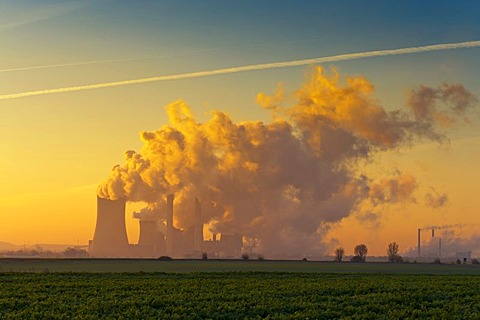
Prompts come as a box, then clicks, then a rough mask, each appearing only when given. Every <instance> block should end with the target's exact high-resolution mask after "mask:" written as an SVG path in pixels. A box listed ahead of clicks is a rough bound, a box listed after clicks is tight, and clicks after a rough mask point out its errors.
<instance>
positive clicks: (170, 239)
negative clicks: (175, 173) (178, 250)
mask: <svg viewBox="0 0 480 320" xmlns="http://www.w3.org/2000/svg"><path fill="white" fill-rule="evenodd" d="M174 199H175V195H174V194H169V195H167V239H166V240H167V241H166V244H167V255H169V256H172V255H173V200H174Z"/></svg>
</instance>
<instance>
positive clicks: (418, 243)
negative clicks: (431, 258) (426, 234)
mask: <svg viewBox="0 0 480 320" xmlns="http://www.w3.org/2000/svg"><path fill="white" fill-rule="evenodd" d="M420 231H422V229H418V257H420Z"/></svg>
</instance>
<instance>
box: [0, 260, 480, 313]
mask: <svg viewBox="0 0 480 320" xmlns="http://www.w3.org/2000/svg"><path fill="white" fill-rule="evenodd" d="M0 318H1V319H10V318H11V319H15V318H16V319H25V318H33V319H44V318H49V319H75V318H77V319H97V318H123V319H148V318H160V319H244V318H247V319H263V318H268V319H308V318H310V319H338V318H346V319H348V318H351V319H374V318H375V319H377V318H381V319H407V318H411V319H419V318H420V319H421V318H424V319H427V318H428V319H432V318H433V319H479V318H480V267H479V266H478V265H437V264H413V263H412V264H387V263H360V264H353V263H333V262H310V261H307V262H304V261H238V260H237V261H234V260H230V261H228V260H225V261H222V260H208V261H199V260H173V261H159V260H133V259H116V260H108V259H78V260H61V259H51V260H49V259H0Z"/></svg>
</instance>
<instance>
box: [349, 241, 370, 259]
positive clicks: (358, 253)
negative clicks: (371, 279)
mask: <svg viewBox="0 0 480 320" xmlns="http://www.w3.org/2000/svg"><path fill="white" fill-rule="evenodd" d="M353 252H354V254H355V256H353V258H352V262H365V259H366V258H367V253H368V248H367V246H366V245H364V244H359V245H358V246H356V247H355V249H354V250H353Z"/></svg>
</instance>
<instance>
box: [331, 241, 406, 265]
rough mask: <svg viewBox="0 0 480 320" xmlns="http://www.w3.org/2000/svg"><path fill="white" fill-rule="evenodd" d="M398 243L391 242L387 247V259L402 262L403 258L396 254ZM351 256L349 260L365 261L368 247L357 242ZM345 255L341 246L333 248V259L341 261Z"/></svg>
mask: <svg viewBox="0 0 480 320" xmlns="http://www.w3.org/2000/svg"><path fill="white" fill-rule="evenodd" d="M398 249H399V246H398V243H396V242H391V243H389V244H388V247H387V256H388V261H389V262H392V263H402V262H403V258H402V256H400V255H399V254H398ZM353 253H354V255H353V257H352V258H351V259H350V261H351V262H365V260H366V258H367V253H368V248H367V246H366V245H364V244H359V245H357V246H355V248H354V249H353ZM344 257H345V250H344V249H343V248H342V247H339V248H337V249H335V261H337V262H342V261H343V258H344Z"/></svg>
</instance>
